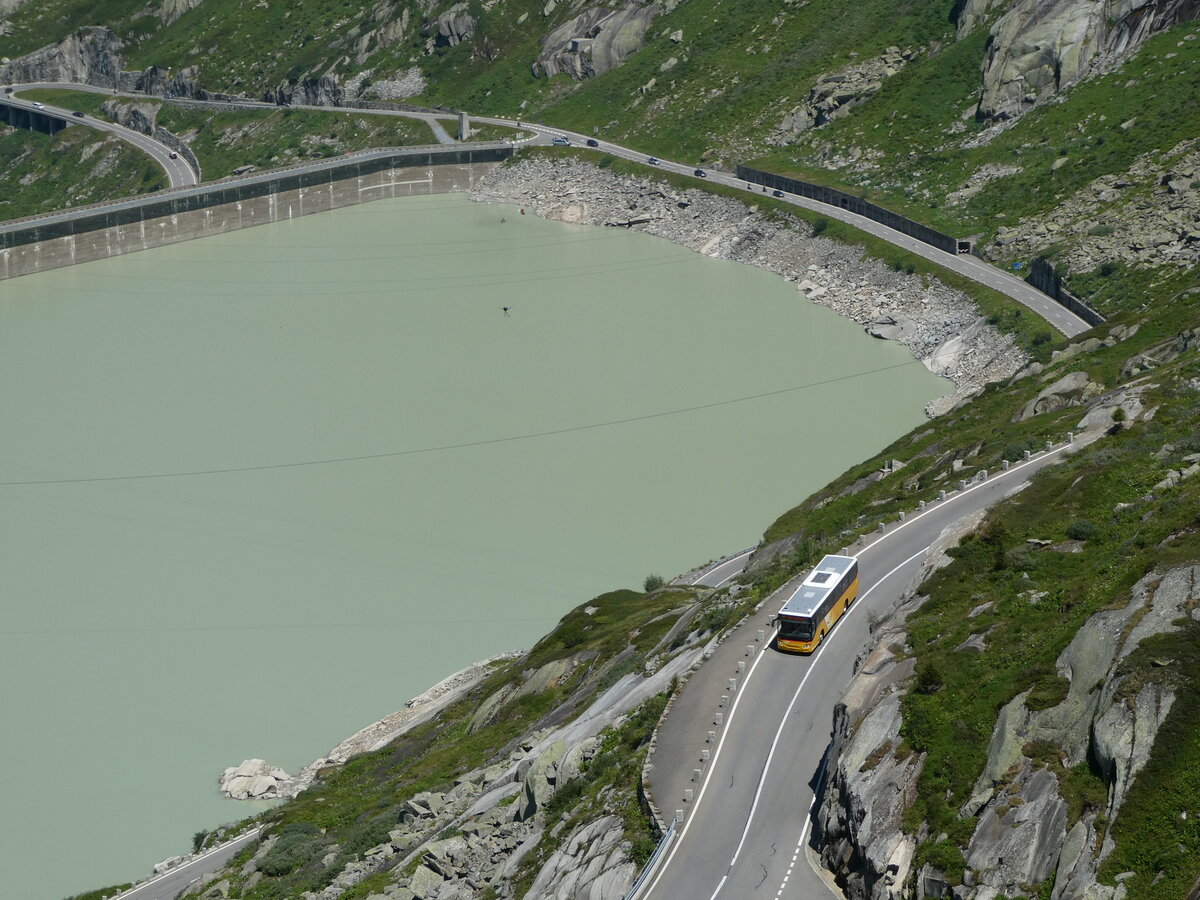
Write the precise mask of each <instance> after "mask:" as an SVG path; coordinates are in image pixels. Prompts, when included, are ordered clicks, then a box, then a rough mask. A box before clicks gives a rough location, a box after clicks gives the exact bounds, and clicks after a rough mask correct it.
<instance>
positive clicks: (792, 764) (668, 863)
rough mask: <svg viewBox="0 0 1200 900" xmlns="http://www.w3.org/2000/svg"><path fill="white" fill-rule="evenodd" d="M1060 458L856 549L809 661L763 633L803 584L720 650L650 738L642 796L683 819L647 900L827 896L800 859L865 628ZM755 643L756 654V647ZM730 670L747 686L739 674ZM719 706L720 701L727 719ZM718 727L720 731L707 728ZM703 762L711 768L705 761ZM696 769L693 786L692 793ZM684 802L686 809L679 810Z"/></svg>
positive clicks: (982, 486)
mask: <svg viewBox="0 0 1200 900" xmlns="http://www.w3.org/2000/svg"><path fill="white" fill-rule="evenodd" d="M1076 446H1077V445H1076ZM1066 449H1067V448H1066V447H1060V448H1056V449H1055V450H1053V451H1050V452H1049V453H1043V454H1040V455H1039V456H1037V457H1034V458H1033V459H1031V460H1030V461H1028V462H1026V463H1022V464H1020V465H1018V466H1014V467H1013V468H1012V469H1010V470H1009V471H1007V472H1002V473H997V475H995V476H993V477H992V478H990V479H989V480H988V481H986V482H982V483H979V484H977V485H974V486H969V487H968V488H967V490H966V491H959V492H956V493H954V494H951V495H949V496H948V497H947V499H946V500H945V501H942V502H939V503H935V504H932V505H931V506H929V507H928V508H927V509H926V510H925V511H924V512H923V513H919V514H915V515H911V516H909V517H908V519H907V520H906V521H904V522H902V523H897V524H893V525H892V526H891V527H890V528H889V529H888V530H887V531H886V532H884V533H882V534H878V535H872V536H871V537H869V538H868V539H867V541H869V543H867V545H866V546H865V547H864V548H862V549H857V550H854V551H853V552H856V555H857V556H858V558H859V573H860V574H859V578H860V593H859V598H858V599H857V600H856V601H855V603H854V604H853V605H852V606H851V607H850V609H849V610H848V611H847V613H846V615H845V616H843V618H842V620H841V622H839V623H838V625H837V627H836V628H835V629H834V630H833V631H832V632H831V633H830V635H829V636H828V637H827V638H826V639H825V640H824V641H823V642H822V643H821V645H820V647H819V648H818V650H817V652H816V653H814V654H813V655H812V656H811V657H805V656H799V655H793V654H784V653H780V652H779V651H776V650H773V649H771V648H770V634H771V630H770V626H769V624H768V620H769V618H770V616H771V615H773V614H774V613H775V612H778V610H779V608H780V606H782V605H783V602H784V601H785V600H786V599H787V597H789V596H790V595H791V592H792V591H793V590H795V588H796V586H797V585H798V584H799V581H800V578H797V579H796V580H794V581H793V582H791V583H789V584H788V585H785V586H784V588H783V589H781V590H780V591H779V592H778V593H777V594H775V595H774V596H773V597H772V598H770V599H769V600H768V601H767V602H766V603H764V604H763V607H762V609H761V611H760V612H759V613H758V614H756V615H755V616H752V617H751V619H750V620H749V621H748V622H747V623H746V624H744V625H743V626H741V627H740V628H739V630H738V632H736V633H735V634H734V635H732V636H730V637H729V638H727V639H726V640H725V642H724V643H722V645H721V646H720V647H719V648H718V650H717V652H716V653H714V655H713V657H712V659H710V660H709V661H708V662H706V663H705V664H704V666H703V667H702V668H701V669H700V670H698V671H697V672H696V673H695V674H694V675H693V676H692V678H691V679H690V680H689V681H688V683H687V685H686V686H685V687H684V689H683V691H682V692H681V693H680V695H679V696H678V697H677V698H676V701H675V704H674V707H673V708H672V711H671V714H670V715H669V716H668V717H667V719H666V721H665V722H664V723H663V726H662V728H661V729H660V731H659V736H658V745H657V749H656V751H655V757H654V768H653V770H652V771H651V773H650V788H651V794H652V796H653V797H654V800H655V802H656V803H657V804H658V806H659V808H660V809H661V810H662V811H663V814H664V815H665V816H666V817H667V818H668V819H669V818H671V816H672V815H673V814H674V812H675V811H676V810H682V811H683V814H684V815H683V819H682V829H681V830H680V831H679V834H678V837H677V838H676V840H675V841H674V843H673V844H672V846H671V848H670V849H669V851H668V852H667V855H666V856H665V857H664V860H663V862H662V863H661V864H660V866H659V868H658V870H657V872H656V873H655V875H654V877H653V878H651V879H650V880H649V882H648V886H647V889H646V890H644V891H643V892H642V893H641V895H640V897H641V898H642V900H647V898H653V900H677V898H680V897H687V898H696V900H706V898H707V900H716V898H718V897H721V898H728V900H742V898H750V897H755V898H757V897H762V898H781V900H782V898H804V900H813V898H820V897H832V896H835V895H833V894H832V893H831V891H830V889H829V887H828V886H827V885H826V883H825V881H824V879H823V877H822V876H821V875H819V874H818V873H817V872H816V871H815V869H814V868H813V867H812V866H811V865H810V864H809V862H808V861H807V858H806V853H805V850H804V847H805V844H806V843H807V840H808V837H809V823H810V816H809V814H810V811H811V808H812V804H813V802H814V797H815V796H816V791H817V788H818V784H817V780H818V778H819V777H820V772H821V767H822V760H823V758H824V756H825V752H826V749H827V747H828V746H829V742H830V738H831V735H832V730H831V726H832V712H833V708H834V706H835V704H836V703H837V702H838V701H839V699H840V698H841V694H842V692H843V690H844V688H845V686H846V684H847V682H848V681H849V679H850V677H851V675H852V674H853V667H854V660H855V657H856V656H857V654H858V652H859V649H860V648H861V647H862V646H863V645H864V643H865V642H866V640H867V638H868V636H869V634H868V619H869V617H870V616H871V614H872V612H875V613H882V611H884V610H887V609H889V608H890V607H891V606H892V605H893V604H894V603H895V601H896V600H897V599H898V598H899V596H900V595H901V593H902V592H903V591H904V589H905V588H906V587H907V586H908V585H909V583H910V582H911V580H912V578H913V577H914V575H915V574H916V573H917V571H918V568H919V566H920V564H921V561H922V559H923V557H924V554H925V551H926V550H927V549H928V547H929V546H930V544H931V543H932V542H933V541H934V540H935V539H936V538H937V536H938V535H939V533H940V532H941V531H942V530H943V529H944V528H945V527H946V526H947V525H949V524H951V523H952V522H954V521H956V520H957V519H959V518H961V517H962V516H965V515H967V514H969V513H971V512H974V511H976V510H979V509H982V508H985V507H987V506H990V505H992V504H993V503H995V502H997V501H999V500H1000V499H1002V498H1003V497H1004V496H1006V495H1007V494H1008V493H1010V492H1011V491H1012V490H1014V489H1015V488H1016V487H1018V486H1019V485H1020V484H1022V483H1023V482H1024V481H1025V480H1026V479H1027V478H1028V477H1029V476H1030V475H1031V474H1032V473H1033V472H1035V471H1037V470H1038V469H1039V468H1041V467H1042V466H1045V465H1047V464H1049V463H1051V462H1053V461H1054V460H1056V459H1059V458H1061V456H1062V454H1063V453H1064V452H1065V451H1066ZM852 549H853V548H852ZM760 629H761V630H763V631H764V632H765V637H766V639H765V640H762V641H759V640H757V639H756V636H757V632H758V631H759V630H760ZM750 647H753V650H749V649H748V648H750ZM739 662H741V663H744V665H745V672H744V673H739V672H738V663H739ZM730 678H736V679H737V687H736V690H732V691H731V690H730V688H729V679H730ZM722 695H725V696H727V697H728V700H727V702H726V703H725V704H724V705H722V703H721V696H722ZM718 713H720V714H721V715H722V717H723V724H721V725H716V724H715V720H716V715H717V714H718ZM710 730H711V731H714V732H715V737H716V740H715V741H714V742H712V743H709V742H708V740H707V732H708V731H710ZM705 750H707V751H708V752H709V754H710V759H709V760H708V761H707V762H704V761H702V760H701V757H702V751H705ZM696 769H700V770H701V773H702V774H701V777H700V779H699V780H693V772H694V771H695V770H696ZM688 790H691V791H693V800H692V801H691V802H690V803H689V802H686V801H685V800H684V797H685V792H686V791H688Z"/></svg>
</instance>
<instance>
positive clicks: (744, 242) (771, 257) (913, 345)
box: [471, 157, 1028, 416]
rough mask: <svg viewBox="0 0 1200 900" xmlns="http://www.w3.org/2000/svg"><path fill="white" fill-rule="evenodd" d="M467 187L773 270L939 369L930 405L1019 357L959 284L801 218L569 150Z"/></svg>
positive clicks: (970, 388) (1012, 369)
mask: <svg viewBox="0 0 1200 900" xmlns="http://www.w3.org/2000/svg"><path fill="white" fill-rule="evenodd" d="M471 198H472V199H473V200H476V201H480V202H497V203H515V204H518V205H520V206H522V207H524V208H527V209H528V210H529V211H530V212H532V213H534V214H536V215H538V216H541V217H543V218H546V219H554V220H557V221H560V222H571V223H579V224H587V225H609V226H622V227H627V228H631V229H633V230H636V231H644V232H646V233H647V234H652V235H655V236H657V237H662V238H666V239H667V240H670V241H673V242H674V243H677V244H680V245H682V246H684V247H688V248H689V249H691V250H694V251H696V252H697V253H703V254H705V255H706V256H711V257H714V258H718V259H728V260H733V261H735V262H741V263H746V264H748V265H752V266H757V267H758V268H760V269H766V270H767V271H770V272H774V273H776V274H778V275H781V276H783V277H784V278H785V279H787V280H788V281H791V282H793V283H795V284H796V287H797V290H798V291H800V292H801V293H803V294H805V295H806V296H807V297H808V299H810V300H812V301H813V302H814V303H818V304H820V305H822V306H827V307H829V308H830V309H832V310H834V311H835V312H837V313H839V314H840V315H843V316H846V317H847V318H849V319H852V320H853V321H855V322H857V323H859V324H860V325H863V326H864V327H865V328H866V330H867V331H868V332H870V333H872V334H874V335H875V336H877V337H882V338H886V339H889V340H896V341H899V342H900V343H902V344H904V345H905V346H906V347H908V348H909V350H911V351H912V353H913V355H914V356H915V357H916V358H917V359H919V360H920V361H921V362H922V363H923V364H924V365H925V366H926V368H928V369H929V370H930V371H931V372H933V373H934V374H936V375H942V376H944V377H945V378H947V379H949V380H950V381H951V382H952V383H953V384H954V392H953V393H951V394H948V395H946V396H944V397H940V398H938V399H936V400H934V401H932V402H930V403H929V404H928V405H927V406H926V409H925V411H926V413H927V414H928V415H930V416H936V415H940V414H941V413H944V412H947V411H949V410H950V409H953V408H954V407H955V406H956V405H958V404H959V403H960V402H962V401H963V400H965V399H966V398H968V397H970V396H973V395H974V394H977V393H978V392H979V391H980V390H982V389H983V386H984V385H986V384H987V383H989V382H992V381H999V380H1002V379H1005V378H1008V377H1010V376H1011V375H1013V374H1014V373H1016V372H1017V371H1019V370H1020V369H1021V368H1022V366H1024V365H1025V363H1026V362H1028V357H1027V356H1026V355H1025V354H1024V353H1023V352H1022V351H1021V350H1019V349H1018V348H1017V347H1016V346H1015V345H1014V343H1013V339H1012V337H1011V336H1009V335H1006V334H1004V333H1002V332H1000V331H998V330H997V329H996V328H994V327H993V326H991V325H989V324H988V323H987V320H986V319H985V318H983V317H982V316H981V315H980V312H979V310H978V308H977V307H976V306H975V304H974V302H973V301H972V300H971V298H970V297H968V296H967V295H966V294H963V293H962V292H960V291H957V290H954V289H952V288H949V287H947V286H946V285H944V284H942V283H941V282H939V281H937V280H935V279H927V278H924V277H922V276H920V275H908V274H905V273H903V272H897V271H895V270H893V269H892V268H891V267H889V266H888V265H886V264H884V263H883V262H880V261H879V260H876V259H872V258H869V257H867V256H865V255H864V254H863V251H862V250H861V249H860V248H858V247H854V246H851V245H847V244H841V243H838V242H837V241H833V240H831V239H829V238H824V237H820V236H817V235H813V234H812V233H811V228H810V226H809V225H808V223H806V222H804V221H803V220H800V219H795V218H793V219H791V221H790V222H789V221H786V219H778V218H770V219H768V218H767V217H766V216H764V215H763V214H762V213H761V212H759V210H758V208H757V207H756V206H754V205H747V203H745V202H742V201H741V200H738V199H735V198H732V197H722V196H718V195H715V194H711V193H708V192H707V191H703V190H699V189H689V190H682V189H678V188H675V187H672V186H671V185H669V184H666V183H664V182H657V181H652V180H650V179H648V178H641V177H634V176H628V175H614V174H613V173H612V172H611V171H609V170H608V169H603V168H600V167H598V166H594V165H592V164H590V163H586V162H582V161H580V160H574V159H562V160H551V159H547V158H539V157H533V158H527V159H522V160H519V161H518V162H516V163H514V164H511V165H507V166H502V167H500V168H498V169H496V170H495V171H494V172H492V173H491V174H489V175H487V176H486V177H485V178H483V179H482V180H481V181H480V182H479V184H477V185H476V187H475V188H474V190H473V191H472V192H471ZM747 199H749V198H747Z"/></svg>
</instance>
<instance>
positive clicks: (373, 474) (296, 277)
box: [0, 196, 945, 900]
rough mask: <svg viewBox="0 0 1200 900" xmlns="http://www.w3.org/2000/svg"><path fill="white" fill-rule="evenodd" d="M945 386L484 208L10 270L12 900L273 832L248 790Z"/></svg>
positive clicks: (703, 549)
mask: <svg viewBox="0 0 1200 900" xmlns="http://www.w3.org/2000/svg"><path fill="white" fill-rule="evenodd" d="M504 306H508V307H510V313H509V315H508V316H505V314H504V312H503V310H502V307H504ZM944 390H945V383H944V382H942V381H940V380H939V379H936V378H934V377H933V376H932V375H930V374H929V373H928V372H927V371H926V370H925V369H924V368H923V367H921V366H920V365H919V364H917V363H915V362H914V361H913V360H912V359H911V358H910V357H909V356H908V354H907V353H906V351H905V350H904V349H903V348H902V347H899V346H896V345H894V344H890V343H885V342H882V341H877V340H873V339H871V338H869V337H867V336H866V335H864V334H863V332H862V330H861V329H860V328H858V327H857V326H855V325H853V324H851V323H849V322H846V321H843V320H841V319H839V318H837V317H836V316H835V315H833V314H832V313H830V312H829V311H827V310H824V309H821V308H818V307H814V306H812V305H811V304H809V303H808V302H807V301H806V300H805V299H804V298H803V297H802V296H800V295H798V294H797V293H796V291H795V290H794V288H793V287H791V286H789V285H788V284H786V283H785V282H783V281H782V280H781V279H779V278H777V277H775V276H772V275H769V274H766V273H764V272H761V271H758V270H755V269H751V268H748V267H744V266H739V265H736V264H732V263H726V262H720V261H714V260H711V259H707V258H704V257H701V256H698V255H696V254H693V253H691V252H689V251H686V250H684V249H681V248H679V247H677V246H675V245H673V244H670V243H667V242H664V241H660V240H656V239H653V238H649V237H646V236H644V235H638V234H631V233H628V232H626V231H622V230H617V229H599V228H587V227H569V226H564V225H561V224H558V223H553V222H546V221H542V220H540V219H537V218H534V217H532V216H521V215H519V214H518V211H517V210H515V209H512V208H508V207H499V206H483V205H479V204H472V203H470V202H469V201H468V200H467V199H466V198H465V197H462V196H438V197H426V198H413V199H407V200H397V201H381V202H377V203H371V204H367V205H362V206H357V207H353V208H350V209H345V210H341V211H338V212H332V213H326V214H322V215H316V216H309V217H306V218H302V219H297V220H295V221H292V222H287V223H281V224H278V225H272V226H265V227H260V228H254V229H250V230H247V231H241V232H237V233H234V234H228V235H223V236H219V237H213V238H208V239H205V240H199V241H193V242H189V243H185V244H180V245H177V246H174V247H169V248H163V249H159V250H153V251H148V252H142V253H135V254H131V255H129V256H124V257H121V258H118V259H113V260H108V261H103V262H96V263H89V264H86V265H80V266H76V267H73V268H69V269H63V270H59V271H54V272H49V273H46V274H43V275H37V276H30V277H25V278H20V279H16V280H13V281H8V282H4V283H3V284H2V285H0V423H2V424H3V435H4V439H3V441H0V482H3V484H0V589H2V593H0V721H3V723H4V741H3V742H2V744H0V797H2V798H3V799H2V802H0V833H2V834H3V835H4V840H3V841H0V869H2V870H3V872H4V873H5V874H4V888H3V893H4V895H5V896H11V897H21V898H24V900H56V898H59V897H62V896H63V895H65V894H68V893H72V892H76V891H79V890H83V889H85V888H91V887H97V886H100V885H103V884H108V883H112V882H116V881H120V880H125V879H132V878H135V877H138V876H139V875H141V874H142V873H144V872H146V871H147V870H148V868H149V866H150V865H151V864H152V863H154V862H155V861H157V860H159V859H163V858H165V857H168V856H172V855H175V854H177V853H180V852H183V851H184V850H186V849H187V847H189V846H190V843H191V835H192V833H193V832H194V831H196V830H198V829H200V828H204V827H210V826H213V825H216V824H218V823H221V822H224V821H229V820H232V819H236V818H240V817H241V816H242V815H244V814H246V808H245V807H244V806H239V805H238V804H235V803H233V802H231V801H226V800H223V799H222V798H221V797H220V796H219V795H218V793H217V789H216V778H217V775H218V774H219V773H220V771H221V769H223V768H224V767H225V766H229V765H236V764H237V763H239V762H241V761H242V760H243V759H245V758H247V757H253V756H259V757H263V758H265V759H267V760H270V761H271V762H273V763H275V764H278V765H282V766H284V767H285V768H289V769H293V770H294V769H296V768H299V767H300V766H301V765H303V764H305V763H307V762H309V761H311V760H312V759H313V758H315V757H317V756H320V755H322V754H324V753H325V752H326V751H327V750H328V749H329V748H331V747H332V746H333V745H334V744H336V743H337V742H338V741H340V740H341V739H342V738H343V737H345V736H346V735H348V734H350V733H352V732H354V731H356V730H357V729H359V728H360V727H362V726H364V725H367V724H369V723H370V722H371V721H373V720H374V719H377V718H379V717H381V716H383V715H385V714H387V713H389V712H391V711H393V710H395V709H398V708H400V707H401V706H402V705H403V704H404V702H405V701H406V700H407V699H408V698H409V697H411V696H413V695H414V694H416V693H418V692H420V691H421V690H423V689H424V688H425V687H427V686H428V685H430V684H432V683H433V682H435V681H437V680H439V679H441V678H442V677H444V676H445V675H447V674H449V673H450V672H452V671H454V670H456V669H458V668H461V667H462V666H464V665H466V664H468V663H470V662H471V661H473V660H476V659H480V658H482V657H485V656H489V655H492V654H494V653H497V652H499V651H502V650H506V649H511V648H523V647H528V646H530V645H531V644H532V643H533V642H534V641H535V640H536V639H537V638H538V637H539V636H541V635H542V634H543V633H545V632H546V631H547V630H548V629H549V628H550V627H551V626H552V625H553V624H554V623H555V622H556V621H557V620H558V619H559V618H560V617H561V616H562V615H563V613H565V612H566V611H567V610H568V609H569V608H571V607H573V606H575V605H577V604H579V603H582V602H584V601H586V600H588V599H589V598H591V597H592V596H594V595H595V594H598V593H600V592H602V591H605V590H609V589H612V588H617V587H637V586H639V585H640V584H641V581H642V579H643V578H644V577H645V576H646V575H647V574H649V573H651V572H657V573H661V574H663V575H665V576H671V575H674V574H675V573H677V572H680V571H684V570H686V569H688V568H690V567H692V566H693V565H696V564H698V563H702V562H704V561H705V560H707V559H709V558H712V557H717V556H720V555H722V554H724V553H727V552H731V551H734V550H737V549H739V548H741V547H744V546H747V545H749V544H752V543H753V542H754V541H755V540H756V539H757V538H758V537H759V535H760V534H761V532H762V530H763V529H764V528H765V527H766V526H767V525H768V524H770V522H771V521H772V520H773V519H774V518H775V516H776V515H778V514H779V513H780V512H782V511H783V510H785V509H787V508H788V507H790V506H791V505H793V504H794V503H796V502H798V501H799V500H801V499H803V498H804V497H805V496H806V495H807V494H809V493H810V492H811V491H813V490H814V489H816V488H817V487H819V486H820V485H822V484H824V483H826V482H827V481H829V480H830V479H831V478H833V477H834V476H836V475H837V474H839V473H840V472H841V471H843V470H844V469H845V468H846V467H847V466H848V465H850V464H851V463H853V462H855V461H857V460H860V459H862V458H864V457H866V456H868V455H870V454H872V453H874V452H875V451H876V450H878V449H879V448H881V447H882V446H883V445H885V444H886V443H888V442H889V441H891V440H892V439H894V438H895V437H896V436H897V435H898V434H900V433H902V432H903V431H905V430H907V429H909V428H911V427H913V426H914V425H916V424H917V423H919V422H920V421H921V420H922V412H921V410H922V406H923V404H924V403H925V402H926V401H928V400H929V399H931V398H933V397H935V396H937V395H938V394H940V393H942V392H944Z"/></svg>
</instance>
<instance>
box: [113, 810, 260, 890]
mask: <svg viewBox="0 0 1200 900" xmlns="http://www.w3.org/2000/svg"><path fill="white" fill-rule="evenodd" d="M260 831H261V829H259V828H253V829H251V830H250V831H248V832H246V833H245V834H243V835H241V836H240V837H236V838H234V839H233V840H232V841H229V842H228V843H225V844H222V845H221V846H219V847H217V848H215V849H213V850H210V851H209V852H208V853H205V854H204V855H203V856H197V857H196V858H195V859H192V860H189V861H188V862H185V863H182V864H180V865H179V866H177V867H176V868H174V869H168V870H167V871H166V872H164V873H163V874H162V875H158V876H155V877H154V878H152V879H150V880H149V881H145V882H143V883H142V884H139V885H138V886H137V887H133V888H130V889H129V890H128V891H125V892H124V893H123V894H117V895H116V896H115V897H114V898H113V900H117V898H118V897H119V898H120V900H174V898H175V897H177V896H178V895H179V894H181V893H183V891H184V889H185V888H187V887H188V886H189V885H191V884H193V883H195V882H196V881H199V880H200V878H201V877H202V876H204V875H207V874H208V873H209V872H215V871H216V870H217V869H219V868H221V866H223V865H225V863H227V862H229V860H231V859H233V857H234V856H236V855H237V853H238V851H240V850H241V849H242V848H243V847H245V846H246V845H247V844H249V843H250V842H251V841H253V840H254V839H255V838H257V837H258V835H259V832H260Z"/></svg>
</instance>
